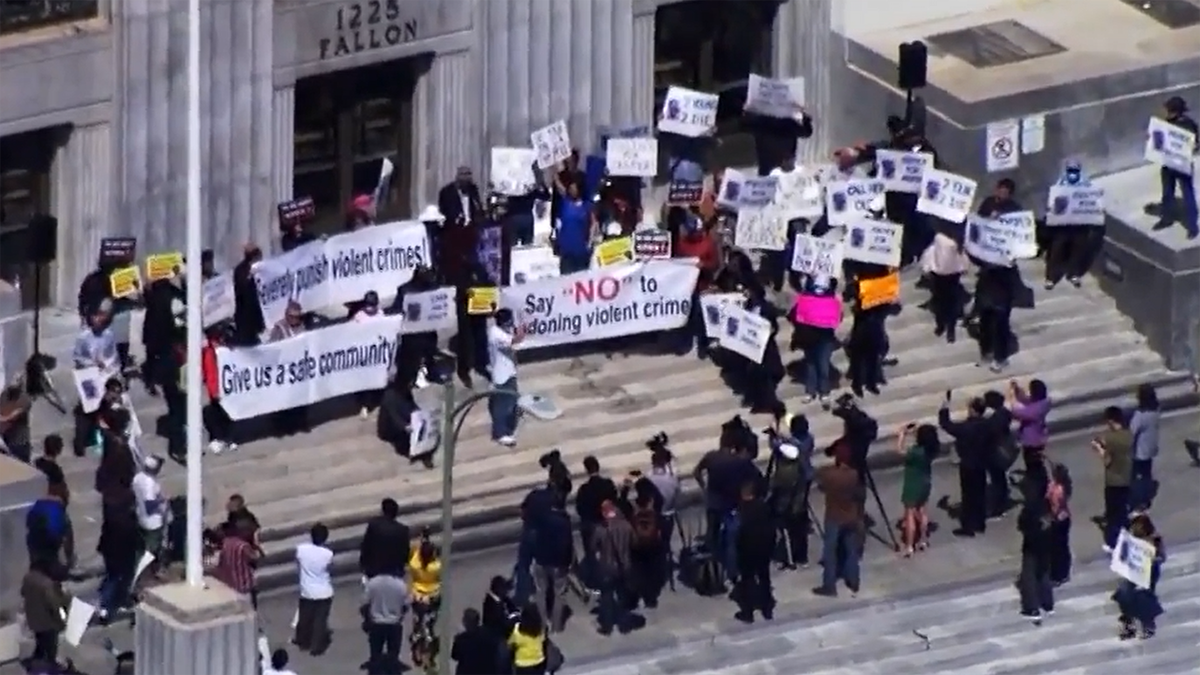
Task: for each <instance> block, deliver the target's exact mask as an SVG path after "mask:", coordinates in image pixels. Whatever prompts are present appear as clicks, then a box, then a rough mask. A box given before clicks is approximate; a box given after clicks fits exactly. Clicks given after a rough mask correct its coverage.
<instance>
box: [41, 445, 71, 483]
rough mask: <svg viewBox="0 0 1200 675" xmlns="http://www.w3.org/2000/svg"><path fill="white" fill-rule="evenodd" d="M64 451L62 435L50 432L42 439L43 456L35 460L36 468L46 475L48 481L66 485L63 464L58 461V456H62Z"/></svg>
mask: <svg viewBox="0 0 1200 675" xmlns="http://www.w3.org/2000/svg"><path fill="white" fill-rule="evenodd" d="M62 451H63V439H62V436H59V435H58V434H50V435H48V436H46V438H44V439H43V440H42V456H41V457H38V458H37V459H35V460H34V461H33V466H34V468H36V469H37V470H38V471H41V472H42V474H43V475H45V476H46V481H47V482H49V483H50V484H51V485H55V484H62V485H64V486H65V485H66V484H67V479H66V476H65V475H64V474H63V470H62V466H60V465H59V463H58V458H59V457H61V456H62Z"/></svg>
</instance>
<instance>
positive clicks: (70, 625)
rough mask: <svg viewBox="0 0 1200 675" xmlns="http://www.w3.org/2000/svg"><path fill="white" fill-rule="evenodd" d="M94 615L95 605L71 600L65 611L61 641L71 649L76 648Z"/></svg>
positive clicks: (77, 599) (76, 599)
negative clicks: (64, 623) (64, 624)
mask: <svg viewBox="0 0 1200 675" xmlns="http://www.w3.org/2000/svg"><path fill="white" fill-rule="evenodd" d="M60 611H61V610H60ZM95 614H96V607H95V605H90V604H88V603H86V602H84V601H83V600H80V599H79V598H71V605H70V608H69V609H67V611H66V615H67V617H66V627H64V628H63V632H62V636H63V641H64V642H66V643H67V644H69V645H71V646H72V647H78V646H79V643H80V641H82V640H83V634H84V632H86V631H87V629H88V626H89V625H90V624H91V623H92V617H93V616H94V615H95Z"/></svg>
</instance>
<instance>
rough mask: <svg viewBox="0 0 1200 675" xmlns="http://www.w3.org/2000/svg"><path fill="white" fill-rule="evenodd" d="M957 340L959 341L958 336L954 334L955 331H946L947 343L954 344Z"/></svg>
mask: <svg viewBox="0 0 1200 675" xmlns="http://www.w3.org/2000/svg"><path fill="white" fill-rule="evenodd" d="M955 342H958V337H957V336H955V335H954V331H950V332H949V333H946V344H951V345H952V344H954V343H955Z"/></svg>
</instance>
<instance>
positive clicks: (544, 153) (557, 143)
mask: <svg viewBox="0 0 1200 675" xmlns="http://www.w3.org/2000/svg"><path fill="white" fill-rule="evenodd" d="M529 144H530V145H532V146H533V152H534V156H535V158H536V162H537V165H538V168H539V169H548V168H550V167H552V166H554V165H556V164H558V163H559V162H562V161H565V160H566V159H567V158H569V157H570V156H571V134H570V132H568V131H567V123H566V122H564V121H563V120H559V121H557V122H555V123H554V124H550V125H548V126H544V127H542V128H541V129H538V130H537V131H534V132H533V133H531V134H529Z"/></svg>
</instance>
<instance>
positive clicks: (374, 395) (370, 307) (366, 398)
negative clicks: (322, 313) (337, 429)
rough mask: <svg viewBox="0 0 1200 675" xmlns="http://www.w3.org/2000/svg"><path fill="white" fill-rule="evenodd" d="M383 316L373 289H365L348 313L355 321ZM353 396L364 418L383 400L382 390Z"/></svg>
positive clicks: (376, 294) (361, 417)
mask: <svg viewBox="0 0 1200 675" xmlns="http://www.w3.org/2000/svg"><path fill="white" fill-rule="evenodd" d="M383 316H384V313H383V312H382V311H381V310H380V309H379V294H378V293H376V292H375V291H367V293H366V295H364V296H363V299H362V302H360V303H358V307H356V308H355V309H354V313H353V314H351V315H350V320H351V321H353V322H355V323H367V322H370V321H374V320H376V319H379V318H382V317H383ZM354 398H355V400H356V401H358V416H359V418H360V419H364V420H365V419H368V418H370V417H371V411H372V410H375V409H376V408H378V407H379V402H380V401H382V400H383V390H382V389H376V390H372V391H360V392H358V393H356V394H355V395H354Z"/></svg>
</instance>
